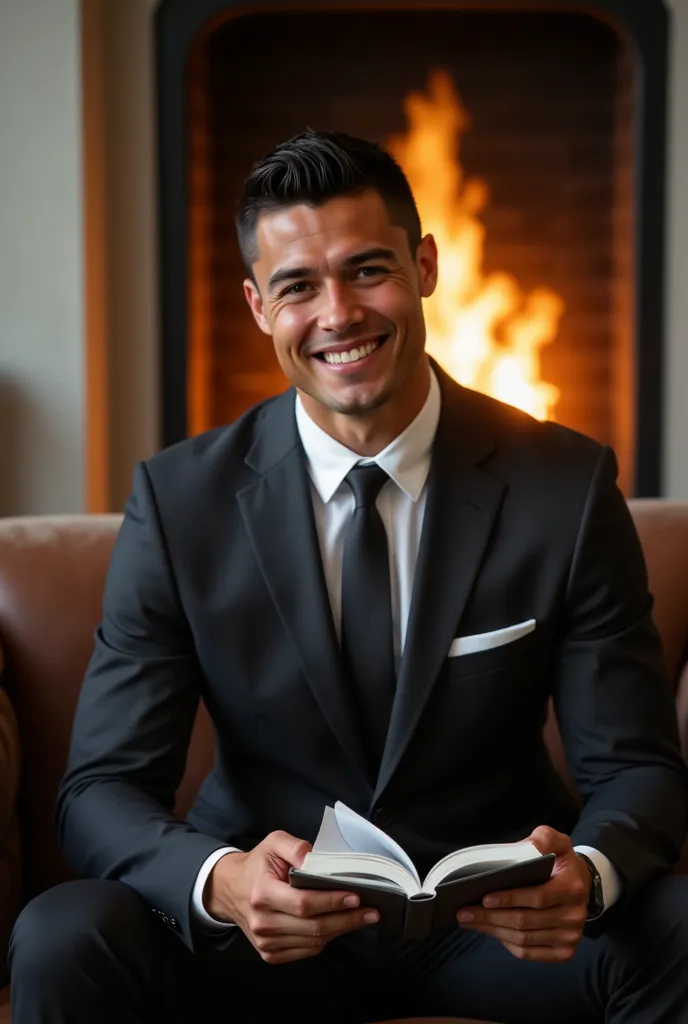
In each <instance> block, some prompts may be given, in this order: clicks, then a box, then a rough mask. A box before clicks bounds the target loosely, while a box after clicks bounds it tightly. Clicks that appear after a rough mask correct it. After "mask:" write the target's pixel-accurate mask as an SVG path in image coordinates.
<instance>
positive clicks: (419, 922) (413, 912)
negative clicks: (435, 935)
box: [403, 894, 435, 939]
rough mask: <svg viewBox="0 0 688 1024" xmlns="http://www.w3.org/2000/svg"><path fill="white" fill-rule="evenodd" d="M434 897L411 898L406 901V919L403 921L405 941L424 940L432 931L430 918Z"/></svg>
mask: <svg viewBox="0 0 688 1024" xmlns="http://www.w3.org/2000/svg"><path fill="white" fill-rule="evenodd" d="M434 906H435V897H434V896H426V895H425V894H423V895H420V896H411V897H410V898H409V899H408V900H407V901H406V917H405V919H404V934H403V937H404V938H405V939H424V938H425V936H426V935H429V934H430V932H431V931H432V917H433V909H434Z"/></svg>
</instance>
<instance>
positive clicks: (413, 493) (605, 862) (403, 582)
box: [192, 371, 621, 931]
mask: <svg viewBox="0 0 688 1024" xmlns="http://www.w3.org/2000/svg"><path fill="white" fill-rule="evenodd" d="M295 411H296V425H297V429H298V432H299V435H300V438H301V442H302V444H303V448H304V451H305V453H306V461H307V465H308V472H309V475H310V478H311V494H312V498H313V511H314V513H315V523H316V528H317V532H318V540H319V542H320V554H321V556H322V563H323V569H324V574H325V582H326V585H327V593H328V596H329V599H330V605H331V608H332V617H333V620H334V625H335V629H336V630H337V635H338V636H339V635H340V630H341V611H342V554H343V550H344V535H345V532H346V528H347V526H348V523H349V520H350V519H351V516H352V515H353V511H354V496H353V493H352V491H351V488H350V487H349V485H348V484H347V483H345V481H344V478H345V477H346V475H347V473H348V472H349V470H351V469H352V468H353V467H354V466H355V465H357V463H362V464H364V465H365V464H366V463H376V464H377V465H378V466H380V467H381V468H382V469H384V470H385V472H386V473H387V474H388V476H389V477H390V480H389V481H388V482H387V483H385V484H384V486H383V487H382V489H381V491H380V493H379V494H378V497H377V500H376V507H377V509H378V512H379V513H380V517H381V518H382V522H383V523H384V527H385V532H386V533H387V541H388V547H389V572H390V583H391V600H392V627H393V637H394V657H395V662H396V666H397V669H398V668H399V662H400V660H401V655H402V653H403V650H404V641H405V638H406V624H407V621H408V615H409V609H410V607H411V592H412V589H413V577H414V574H415V569H416V560H417V558H418V548H419V545H420V535H421V530H422V527H423V516H424V514H425V504H426V497H427V487H426V483H427V478H428V473H429V471H430V459H431V454H432V445H433V441H434V439H435V432H436V430H437V424H438V422H439V418H440V389H439V384H438V383H437V378H436V376H435V374H434V373H432V371H431V374H430V390H429V392H428V397H427V400H426V402H425V405H424V406H423V408H422V409H421V411H420V412H419V413H418V415H417V416H416V418H415V419H414V420H413V422H412V423H410V424H409V426H408V427H407V428H406V429H405V430H404V431H403V432H402V433H401V434H399V436H398V437H396V438H395V439H394V440H393V441H392V443H391V444H389V445H387V447H386V448H384V449H383V450H382V451H381V452H380V453H379V454H378V455H376V456H375V458H361V456H360V455H357V454H356V452H352V451H351V450H350V449H349V448H345V447H344V445H342V444H340V443H339V441H336V440H335V439H334V438H333V437H330V435H329V434H326V433H325V431H324V430H322V429H321V428H320V427H319V426H318V425H317V424H316V423H314V422H313V420H312V419H311V418H310V416H309V415H308V413H307V412H306V410H305V409H304V407H303V404H302V402H301V400H300V398H299V397H298V396H297V398H296V410H295ZM576 849H577V850H579V851H580V852H581V853H585V854H586V855H587V856H588V857H589V858H590V860H592V861H593V863H594V864H595V866H596V867H597V870H598V871H599V872H600V875H601V876H602V891H603V895H604V905H605V909H606V908H607V907H610V906H611V905H612V903H614V902H615V901H616V900H617V899H618V897H619V895H620V892H621V885H620V880H619V877H618V874H617V872H616V869H615V868H614V867H613V865H612V864H611V863H610V861H609V859H608V858H607V857H606V856H605V855H604V854H603V853H600V851H599V850H594V849H592V848H591V847H588V846H578V847H576ZM230 852H237V851H236V848H235V847H223V848H222V849H220V850H215V852H214V853H212V854H211V855H210V857H208V859H207V860H206V861H205V862H204V864H203V866H202V867H201V870H200V872H199V873H198V876H197V879H196V883H195V885H194V889H193V894H192V907H193V911H194V913H195V915H196V919H197V921H198V923H199V924H201V925H202V927H203V928H204V930H209V931H217V930H219V929H224V928H227V927H232V925H229V924H228V923H227V922H221V921H218V920H216V919H215V918H213V917H211V916H210V915H209V914H208V912H207V911H206V910H205V908H204V906H203V898H202V897H203V888H204V886H205V883H206V881H207V878H208V875H209V874H210V872H211V871H212V869H213V867H214V866H215V864H216V863H217V861H218V860H220V858H221V857H224V856H226V855H227V854H228V853H230Z"/></svg>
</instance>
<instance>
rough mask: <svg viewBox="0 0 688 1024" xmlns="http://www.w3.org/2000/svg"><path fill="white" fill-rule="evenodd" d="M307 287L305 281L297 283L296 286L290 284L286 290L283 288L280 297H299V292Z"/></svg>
mask: <svg viewBox="0 0 688 1024" xmlns="http://www.w3.org/2000/svg"><path fill="white" fill-rule="evenodd" d="M308 287H309V285H308V282H307V281H297V282H296V284H292V285H290V286H289V287H288V288H285V289H284V291H283V292H282V295H300V294H301V292H302V291H303V290H304V289H305V288H308Z"/></svg>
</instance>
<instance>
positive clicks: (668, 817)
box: [554, 448, 688, 894]
mask: <svg viewBox="0 0 688 1024" xmlns="http://www.w3.org/2000/svg"><path fill="white" fill-rule="evenodd" d="M651 612H652V600H651V597H650V595H649V593H648V584H647V573H646V569H645V562H644V558H643V553H642V550H641V547H640V541H639V540H638V536H637V533H636V530H635V526H634V524H633V520H632V518H631V515H630V512H629V511H628V508H627V505H626V502H625V500H624V498H623V496H622V495H621V493H620V491H619V490H618V488H617V487H616V460H615V458H614V455H613V453H612V452H611V450H610V449H608V448H606V449H603V450H602V451H601V454H600V457H599V460H598V463H597V466H596V469H595V472H594V474H593V477H592V480H591V483H590V487H589V491H588V495H587V500H586V503H585V508H584V512H583V516H582V520H581V525H580V530H579V535H578V539H577V543H576V548H575V552H574V556H573V560H572V564H571V570H570V574H569V580H568V588H567V597H566V615H565V622H564V624H563V631H564V636H563V642H562V645H561V654H560V660H559V665H558V671H557V674H556V680H555V689H554V702H555V709H556V713H557V719H558V722H559V727H560V730H561V733H562V738H563V741H564V746H565V749H566V754H567V758H568V763H569V765H570V768H571V771H572V773H573V776H574V779H575V781H576V784H577V786H578V790H579V793H580V795H581V798H582V801H583V808H582V812H581V815H580V819H579V822H578V824H577V826H576V828H575V829H574V832H573V834H572V840H573V843H574V845H575V846H591V847H593V848H595V849H596V850H600V851H601V852H602V853H603V854H605V855H606V856H607V857H608V858H609V860H610V861H611V863H612V864H613V865H614V867H615V868H616V870H617V871H618V873H619V875H620V879H621V883H622V886H623V891H624V894H626V893H627V892H630V891H631V890H632V889H633V888H634V887H637V886H638V885H641V884H642V883H643V882H644V881H646V880H647V879H648V878H650V877H651V876H652V875H655V874H658V873H660V872H662V871H666V870H667V869H668V868H669V866H670V865H671V864H672V863H673V862H674V861H675V860H676V859H677V857H678V855H679V852H680V849H681V844H682V842H683V839H684V837H685V832H686V816H687V812H688V773H687V771H686V765H685V762H684V760H683V758H682V756H681V753H680V749H679V739H678V728H677V722H676V712H675V704H674V697H673V694H672V692H671V687H670V684H669V681H668V679H667V675H666V670H665V665H664V660H663V657H662V650H661V645H660V640H659V636H658V634H657V631H656V629H655V626H654V624H653V621H652V614H651Z"/></svg>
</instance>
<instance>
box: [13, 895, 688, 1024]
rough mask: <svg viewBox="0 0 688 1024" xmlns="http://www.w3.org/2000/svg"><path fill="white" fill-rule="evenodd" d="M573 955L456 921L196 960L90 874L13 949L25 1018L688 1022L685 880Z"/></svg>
mask: <svg viewBox="0 0 688 1024" xmlns="http://www.w3.org/2000/svg"><path fill="white" fill-rule="evenodd" d="M610 914H612V915H613V917H611V918H610V925H609V927H608V928H607V930H606V932H605V934H604V935H602V936H601V937H599V938H597V939H590V938H584V939H583V940H582V942H581V944H580V945H579V947H578V949H577V951H576V954H575V956H574V957H573V959H572V960H570V961H568V962H567V963H564V964H536V963H530V962H526V961H522V960H519V959H517V958H515V957H513V956H512V955H511V954H509V953H507V952H506V951H505V950H504V949H503V947H502V946H501V945H500V944H499V943H497V942H495V941H494V940H492V939H489V938H485V937H484V936H479V935H477V934H475V933H472V932H468V931H465V930H463V929H461V928H459V927H458V926H457V927H456V928H453V927H452V928H450V929H443V930H442V931H441V932H437V933H435V934H434V935H433V936H431V937H430V938H429V939H427V940H425V941H423V942H418V943H410V942H397V943H393V944H388V943H383V942H382V941H381V940H380V939H379V938H378V936H377V935H376V933H375V930H374V929H370V930H367V931H366V930H364V931H361V932H358V933H356V934H355V935H351V936H347V937H345V938H343V939H340V940H337V941H335V942H333V943H330V945H329V946H328V947H327V948H326V950H325V951H324V952H323V953H321V954H320V955H319V956H317V957H313V958H312V959H309V960H303V961H300V962H298V963H294V964H287V965H281V966H275V965H269V964H265V963H264V962H263V961H262V960H261V959H260V957H259V956H258V954H257V953H255V951H254V950H253V948H252V947H251V946H250V944H249V943H248V942H247V941H246V940H245V938H244V936H243V935H239V936H238V937H237V940H236V941H235V942H234V943H232V944H231V945H230V947H229V948H228V949H227V950H225V951H224V952H221V953H220V952H215V951H213V952H208V953H198V952H197V953H192V952H190V951H189V950H188V949H187V947H186V946H184V945H183V944H182V943H181V942H180V941H179V939H178V938H177V937H176V936H175V935H173V934H172V932H170V931H169V930H168V929H167V927H166V926H165V925H164V924H162V923H161V922H160V921H159V920H158V919H157V918H156V917H155V915H154V914H152V913H151V911H150V908H148V907H147V906H146V904H145V903H144V902H143V901H142V900H141V899H140V898H139V897H138V896H137V895H136V894H135V893H134V891H133V890H132V889H130V888H128V887H127V886H125V885H122V884H121V883H118V882H106V881H81V882H71V883H67V884H65V885H62V886H58V887H57V888H55V889H52V890H50V891H48V892H46V893H44V894H43V895H41V896H39V897H37V899H35V900H33V901H32V902H31V903H30V904H29V905H28V906H27V907H26V908H25V910H24V911H23V913H22V914H21V916H20V917H19V920H18V922H17V924H16V927H15V930H14V934H13V937H12V944H11V949H10V965H11V970H12V1021H13V1024H93V1022H94V1021H97V1022H98V1024H153V1022H160V1024H163V1022H164V1024H177V1022H179V1024H182V1022H184V1024H189V1022H190V1021H192V1020H193V1021H196V1020H198V1021H205V1020H207V1021H208V1022H211V1021H212V1022H213V1024H223V1022H227V1024H230V1022H231V1024H239V1022H240V1024H244V1022H245V1024H250V1022H254V1021H256V1022H261V1024H264V1022H268V1021H269V1022H273V1024H274V1022H276V1021H281V1020H285V1021H289V1020H293V1021H300V1022H313V1024H315V1022H318V1024H339V1022H341V1024H345V1022H346V1024H353V1022H363V1021H371V1020H382V1019H384V1018H385V1017H392V1016H405V1015H407V1016H412V1015H414V1014H417V1015H420V1014H428V1015H430V1014H437V1015H441V1014H445V1015H456V1016H470V1017H477V1018H484V1019H488V1020H494V1021H502V1022H505V1024H512V1022H519V1024H520V1022H523V1024H540V1022H542V1024H552V1022H553V1021H556V1022H557V1024H567V1022H571V1024H574V1022H575V1024H588V1022H590V1024H592V1022H601V1021H603V1020H606V1021H607V1022H611V1024H631V1022H632V1024H645V1022H646V1024H678V1022H684V1021H685V1022H688V879H686V878H684V877H678V876H676V877H675V876H672V877H666V878H663V879H660V880H658V881H656V882H654V883H652V884H651V885H649V886H648V887H647V888H646V889H645V890H644V891H643V892H641V893H639V894H638V895H637V896H636V897H635V898H634V900H633V901H628V902H627V903H626V905H625V906H624V907H620V908H617V909H612V911H610Z"/></svg>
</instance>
